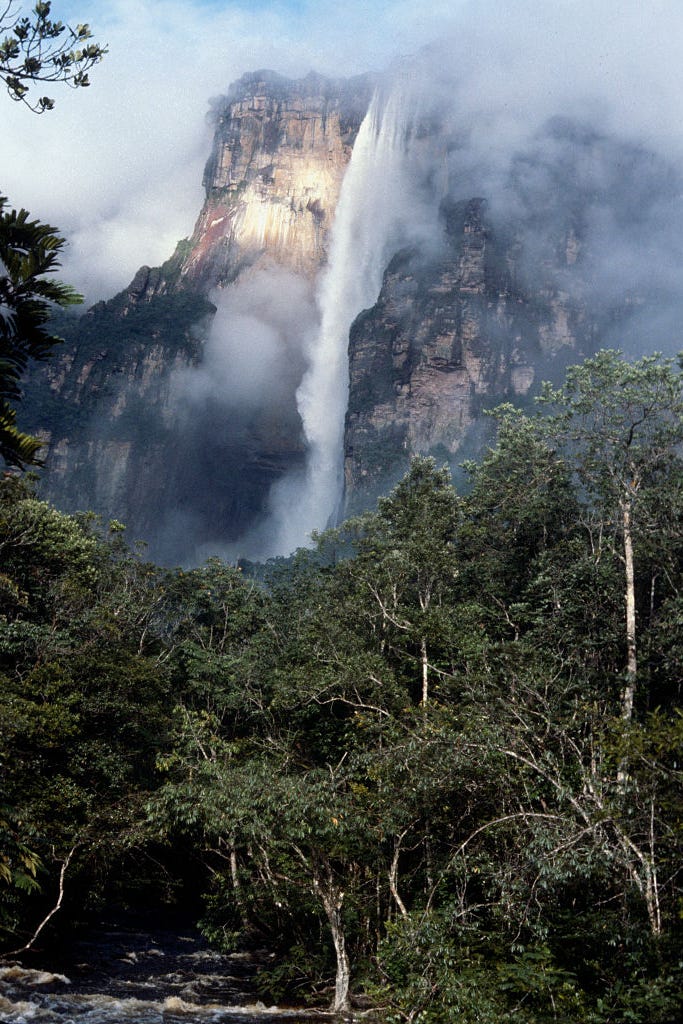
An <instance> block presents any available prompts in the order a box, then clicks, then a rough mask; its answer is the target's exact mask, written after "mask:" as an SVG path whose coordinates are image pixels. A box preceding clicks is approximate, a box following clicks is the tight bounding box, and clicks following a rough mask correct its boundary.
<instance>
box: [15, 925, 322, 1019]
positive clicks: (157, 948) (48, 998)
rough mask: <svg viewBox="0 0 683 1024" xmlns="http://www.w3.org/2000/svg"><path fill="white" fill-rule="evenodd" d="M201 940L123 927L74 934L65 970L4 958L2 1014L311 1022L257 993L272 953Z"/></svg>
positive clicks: (42, 1016)
mask: <svg viewBox="0 0 683 1024" xmlns="http://www.w3.org/2000/svg"><path fill="white" fill-rule="evenodd" d="M197 945H198V943H197V939H196V937H192V936H189V937H187V936H183V935H175V934H171V933H167V932H160V933H156V934H155V935H154V936H152V935H150V934H147V933H144V932H136V931H128V930H126V929H120V928H118V929H115V930H114V931H107V932H100V933H95V935H94V937H93V938H92V939H88V940H87V941H75V942H74V947H73V949H72V950H71V951H66V952H67V956H68V958H69V959H72V963H71V967H70V968H68V973H66V974H65V973H62V972H52V971H49V970H35V969H31V968H28V967H26V966H23V965H22V964H19V963H14V964H6V965H2V964H1V963H0V1021H2V1022H6V1024H29V1022H31V1024H81V1022H82V1024H171V1022H182V1024H220V1022H225V1024H277V1022H280V1021H283V1022H284V1021H286V1022H287V1024H306V1021H308V1022H309V1024H310V1021H311V1016H310V1015H309V1014H306V1013H305V1012H301V1011H299V1010H287V1009H280V1008H278V1007H276V1006H266V1005H265V1004H264V1003H262V1002H259V1001H258V999H257V998H256V997H255V993H254V979H255V976H256V972H257V970H258V965H259V963H262V962H267V961H268V959H269V957H268V955H267V954H263V953H262V954H260V955H259V954H253V955H252V954H248V953H232V954H223V953H218V952H215V951H213V950H209V949H205V948H203V949H202V948H199V949H198V948H197ZM322 1016H323V1017H324V1016H325V1015H324V1014H323V1015H322Z"/></svg>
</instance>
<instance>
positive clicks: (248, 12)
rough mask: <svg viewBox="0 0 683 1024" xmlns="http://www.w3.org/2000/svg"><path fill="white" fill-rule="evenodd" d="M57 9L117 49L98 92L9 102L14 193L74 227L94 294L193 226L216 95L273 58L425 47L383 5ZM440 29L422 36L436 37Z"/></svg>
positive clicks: (72, 238) (76, 263) (164, 3)
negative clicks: (42, 109) (37, 107)
mask: <svg viewBox="0 0 683 1024" xmlns="http://www.w3.org/2000/svg"><path fill="white" fill-rule="evenodd" d="M53 6H54V14H55V16H57V17H62V18H63V19H71V20H72V21H79V22H80V21H87V22H89V23H90V25H91V27H92V30H93V33H94V35H95V37H96V39H97V40H98V42H106V43H108V45H109V53H108V55H107V56H106V58H105V60H104V61H103V62H102V64H100V65H99V66H98V67H96V68H94V69H93V71H92V73H91V76H90V77H91V82H92V85H91V86H90V88H89V89H85V90H79V91H77V92H70V91H69V90H68V89H66V88H64V87H62V88H61V89H60V88H55V89H54V90H53V95H54V96H55V98H56V99H57V106H56V108H55V110H54V111H52V112H51V113H49V114H45V115H43V116H42V117H37V116H35V115H32V114H31V113H30V112H29V111H27V110H26V109H25V108H24V107H23V106H21V105H18V104H13V103H12V102H11V101H10V100H9V98H7V99H3V98H2V97H0V102H1V103H2V104H3V106H2V117H3V147H2V150H3V152H2V161H1V165H0V188H1V189H2V190H4V192H5V193H6V194H8V195H9V198H10V201H11V202H12V203H13V204H14V205H16V206H24V207H26V208H27V209H29V210H30V211H31V213H32V214H34V215H35V216H36V217H39V218H40V219H41V220H45V221H49V222H50V223H53V224H55V225H56V226H58V227H59V228H60V230H61V231H62V232H63V233H64V234H65V235H66V236H67V238H68V239H69V242H70V246H69V250H68V253H67V254H66V257H65V259H64V271H63V276H64V278H65V279H68V280H69V281H70V282H71V283H73V284H74V285H75V286H76V287H77V288H79V289H81V290H83V291H85V292H86V295H87V298H88V300H89V301H94V300H95V299H98V298H102V297H108V296H109V295H111V294H113V293H114V292H115V291H116V290H118V289H120V288H122V287H124V286H125V285H126V284H127V283H128V282H129V281H130V279H131V278H132V276H133V274H134V273H135V271H136V269H137V268H138V267H139V266H140V265H142V264H145V263H146V264H149V265H158V264H159V263H161V262H162V261H163V260H164V259H166V258H167V257H168V256H169V255H170V254H171V253H172V251H173V248H174V246H175V243H176V242H177V241H178V240H179V239H180V238H183V237H186V236H187V235H188V234H189V233H191V231H192V227H193V224H194V220H195V218H196V216H197V214H198V212H199V209H200V206H201V202H202V198H203V193H202V188H201V178H202V169H203V165H204V162H205V160H206V158H207V157H208V153H209V148H210V143H211V133H210V129H209V127H208V125H207V123H206V118H205V115H206V111H207V106H208V101H209V98H210V97H211V96H213V95H216V94H220V93H222V92H225V91H226V90H227V88H228V86H229V84H230V83H231V82H232V81H234V80H235V79H236V78H238V77H239V76H240V75H241V74H243V73H244V72H245V71H249V70H254V69H257V68H260V67H269V68H273V69H274V70H276V71H279V72H281V73H283V74H290V75H299V74H305V73H307V72H308V71H309V70H311V69H315V70H319V71H321V72H324V73H332V74H339V75H346V74H354V73H358V72H361V71H365V70H367V69H368V68H371V67H372V68H380V67H382V66H383V65H384V64H385V63H386V62H387V61H388V60H389V59H391V57H392V56H393V55H394V54H395V53H397V52H401V47H406V48H409V46H410V45H411V44H412V43H413V42H414V39H413V40H410V38H409V35H410V33H409V23H408V22H409V19H408V20H407V19H406V18H405V16H402V27H401V28H400V30H398V29H397V31H396V33H395V34H394V33H393V32H392V29H391V22H392V10H393V8H394V7H395V6H396V5H395V4H391V3H381V2H380V3H374V4H373V3H361V2H360V0H349V2H348V3H345V4H343V5H339V4H338V3H331V2H327V0H322V2H320V3H316V4H313V3H310V2H307V3H299V4H293V5H292V4H287V3H278V2H270V3H261V4H254V3H249V4H247V3H243V4H240V3H225V2H216V3H200V2H198V0H194V2H191V0H185V2H182V0H135V2H133V0H112V2H111V3H109V4H107V5H102V4H96V3H94V0H83V2H80V0H71V2H70V3H62V4H60V3H59V0H57V2H56V3H55V4H54V5H53ZM400 6H401V5H399V7H400ZM428 23H429V19H427V24H428ZM413 24H415V19H413ZM426 29H427V26H426V25H425V27H424V28H423V30H422V31H421V32H420V33H418V39H422V40H424V41H425V42H426V41H427V38H428V33H427V30H426Z"/></svg>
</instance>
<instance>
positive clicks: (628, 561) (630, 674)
mask: <svg viewBox="0 0 683 1024" xmlns="http://www.w3.org/2000/svg"><path fill="white" fill-rule="evenodd" d="M621 516H622V528H623V531H624V570H625V574H626V594H625V597H626V679H625V681H624V688H623V690H622V694H621V717H622V718H623V720H624V721H625V722H630V721H631V719H632V717H633V700H634V697H635V692H636V678H637V673H638V652H637V646H636V588H635V572H634V567H633V535H632V533H631V502H630V501H629V500H628V499H627V500H625V501H623V502H622V504H621Z"/></svg>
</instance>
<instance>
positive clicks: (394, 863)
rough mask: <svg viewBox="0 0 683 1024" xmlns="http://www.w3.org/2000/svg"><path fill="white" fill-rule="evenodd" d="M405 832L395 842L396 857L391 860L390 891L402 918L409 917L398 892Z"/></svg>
mask: <svg viewBox="0 0 683 1024" xmlns="http://www.w3.org/2000/svg"><path fill="white" fill-rule="evenodd" d="M404 835H405V832H402V833H401V835H400V836H397V837H396V839H395V841H394V856H393V857H392V858H391V867H390V868H389V891H390V892H391V895H392V896H393V897H394V900H395V901H396V906H397V907H398V909H399V910H400V911H401V916H402V917H407V916H408V911H407V910H406V905H405V903H404V902H403V900H402V899H401V896H400V894H399V891H398V859H399V857H400V855H401V840H402V839H403V836H404Z"/></svg>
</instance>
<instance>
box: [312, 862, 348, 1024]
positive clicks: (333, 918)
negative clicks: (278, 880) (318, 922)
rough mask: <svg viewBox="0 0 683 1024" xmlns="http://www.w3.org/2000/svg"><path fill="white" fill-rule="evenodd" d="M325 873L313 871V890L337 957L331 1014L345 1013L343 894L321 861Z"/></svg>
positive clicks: (328, 868)
mask: <svg viewBox="0 0 683 1024" xmlns="http://www.w3.org/2000/svg"><path fill="white" fill-rule="evenodd" d="M322 863H323V864H324V867H325V872H324V877H322V872H321V871H320V870H319V866H318V867H316V868H314V871H313V888H314V890H315V891H316V892H317V894H318V895H319V896H320V899H321V901H322V905H323V907H324V908H325V915H326V917H327V922H328V924H329V926H330V932H331V934H332V942H333V943H334V952H335V954H336V957H337V972H336V977H335V982H334V1002H333V1004H332V1012H333V1013H346V1012H347V1011H348V1010H350V1009H351V1004H350V1002H349V985H350V984H351V965H350V963H349V956H348V953H347V952H346V936H345V934H344V922H343V920H342V913H341V910H342V904H343V902H344V892H343V890H342V889H340V888H339V886H338V885H336V884H335V881H334V875H333V871H332V867H331V865H330V864H329V862H327V860H326V859H323V862H322Z"/></svg>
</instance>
